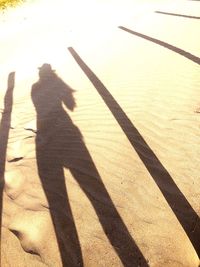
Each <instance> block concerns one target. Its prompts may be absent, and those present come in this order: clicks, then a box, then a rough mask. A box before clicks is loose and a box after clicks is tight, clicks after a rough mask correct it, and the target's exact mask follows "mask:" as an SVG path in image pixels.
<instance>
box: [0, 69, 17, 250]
mask: <svg viewBox="0 0 200 267" xmlns="http://www.w3.org/2000/svg"><path fill="white" fill-rule="evenodd" d="M14 82H15V73H14V72H11V73H10V74H9V76H8V85H7V91H6V94H5V97H4V110H3V113H2V117H1V123H0V240H1V224H2V206H3V203H2V201H3V188H4V172H5V164H6V150H7V145H8V136H9V130H10V124H11V113H12V106H13V89H14ZM0 252H1V250H0Z"/></svg>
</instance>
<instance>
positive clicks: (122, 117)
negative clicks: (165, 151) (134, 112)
mask: <svg viewBox="0 0 200 267" xmlns="http://www.w3.org/2000/svg"><path fill="white" fill-rule="evenodd" d="M68 49H69V51H70V53H71V54H72V56H73V57H74V59H75V60H76V62H77V63H78V64H79V66H80V67H81V69H82V70H83V72H84V73H85V74H86V76H87V77H88V79H89V80H90V81H91V82H92V84H93V85H94V87H95V88H96V90H97V91H98V93H99V94H100V96H101V97H102V99H103V100H104V102H105V104H106V105H107V107H108V108H109V109H110V111H111V113H112V114H113V116H114V117H115V119H116V121H117V122H118V124H119V126H120V127H121V129H122V130H123V132H124V133H125V135H126V136H127V138H128V140H129V141H130V143H131V145H132V147H133V148H134V149H135V151H136V152H137V154H138V156H139V157H140V159H141V160H142V162H143V163H144V165H145V167H146V169H147V170H148V171H149V173H150V175H151V176H152V178H153V179H154V181H155V183H156V184H157V186H158V187H159V189H160V191H161V192H162V194H163V196H164V197H165V199H166V201H167V203H168V204H169V206H170V207H171V209H172V211H173V212H174V214H175V215H176V217H177V219H178V220H179V222H180V224H181V225H182V227H183V228H184V230H185V232H186V234H187V236H188V237H189V239H190V240H191V242H192V244H193V246H194V248H195V250H196V252H197V253H198V255H200V220H199V217H198V215H197V214H196V212H195V211H194V209H193V208H192V207H191V205H190V203H189V202H188V201H187V199H186V198H185V196H184V194H183V193H182V192H181V190H180V189H179V188H178V186H177V185H176V184H175V182H174V181H173V179H172V177H171V176H170V174H169V173H168V171H167V170H166V169H165V167H164V166H163V165H162V163H161V162H160V160H159V159H158V158H157V156H156V155H155V153H154V152H153V150H152V149H151V148H150V147H149V145H148V144H147V143H146V141H145V140H144V138H143V137H142V135H141V134H140V132H139V131H138V130H137V128H136V127H135V126H134V125H133V123H132V122H131V120H130V119H129V118H128V116H127V115H126V114H125V112H124V111H123V109H122V108H121V106H120V105H119V104H118V103H117V101H116V100H115V99H114V97H113V96H112V95H111V94H110V92H109V91H108V89H107V88H106V87H105V86H104V84H103V83H102V82H101V81H100V80H99V78H98V77H97V76H96V75H95V74H94V72H93V71H92V70H91V69H90V68H89V67H88V66H87V65H86V63H85V62H84V61H83V60H82V59H81V58H80V56H79V55H78V54H77V53H76V51H75V50H74V49H73V48H72V47H70V48H68Z"/></svg>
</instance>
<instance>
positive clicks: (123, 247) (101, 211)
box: [70, 143, 148, 267]
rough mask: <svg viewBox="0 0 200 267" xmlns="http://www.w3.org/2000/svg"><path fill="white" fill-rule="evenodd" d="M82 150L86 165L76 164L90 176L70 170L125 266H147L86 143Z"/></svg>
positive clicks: (80, 146)
mask: <svg viewBox="0 0 200 267" xmlns="http://www.w3.org/2000/svg"><path fill="white" fill-rule="evenodd" d="M79 151H80V153H79V157H80V155H81V153H82V158H83V159H84V162H82V163H81V162H79V163H76V164H75V165H76V166H81V165H82V166H84V168H86V170H87V173H89V174H90V175H88V174H85V173H83V172H80V171H78V170H77V169H74V168H70V171H71V173H72V175H73V176H74V178H75V179H76V180H77V182H78V183H79V185H80V187H81V188H82V190H83V191H84V192H85V194H86V195H87V197H88V199H89V200H90V202H91V204H92V205H93V207H94V209H95V211H96V214H97V216H98V218H99V221H100V223H101V225H102V227H103V229H104V232H105V234H106V236H107V238H108V239H109V241H110V243H111V245H112V246H113V248H114V250H115V252H116V253H117V255H118V256H119V258H120V259H121V262H122V263H123V266H127V267H133V266H148V264H147V262H146V260H145V258H144V256H143V255H142V253H141V251H140V249H139V248H138V246H137V245H136V243H135V241H134V240H133V238H132V236H131V235H130V233H129V231H128V229H127V227H126V225H125V224H124V222H123V220H122V218H121V216H120V214H119V213H118V211H117V209H116V208H115V205H114V203H113V202H112V200H111V198H110V196H109V194H108V192H107V190H106V188H105V186H104V184H103V182H102V180H101V178H100V176H99V173H98V171H97V169H96V167H95V165H94V163H93V161H92V159H91V157H90V155H89V152H88V150H87V148H86V147H85V145H84V143H82V144H81V143H79Z"/></svg>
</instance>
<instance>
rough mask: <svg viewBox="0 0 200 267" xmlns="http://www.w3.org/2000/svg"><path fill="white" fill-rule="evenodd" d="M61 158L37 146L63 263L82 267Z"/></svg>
mask: <svg viewBox="0 0 200 267" xmlns="http://www.w3.org/2000/svg"><path fill="white" fill-rule="evenodd" d="M38 147H39V145H38ZM60 162H61V159H60V158H59V157H58V156H56V153H55V154H53V152H52V151H48V150H47V149H45V148H37V165H38V173H39V176H40V179H41V182H42V186H43V190H44V192H45V195H46V197H47V201H48V204H49V211H50V215H51V218H52V222H53V225H54V229H55V234H56V238H57V243H58V247H59V251H60V256H61V260H62V264H63V266H64V267H67V266H69V267H75V266H80V267H81V266H83V261H82V253H81V247H80V243H79V239H78V234H77V231H76V226H75V223H74V219H73V215H72V211H71V207H70V203H69V199H68V195H67V191H66V186H65V178H64V173H63V166H62V165H61V164H60Z"/></svg>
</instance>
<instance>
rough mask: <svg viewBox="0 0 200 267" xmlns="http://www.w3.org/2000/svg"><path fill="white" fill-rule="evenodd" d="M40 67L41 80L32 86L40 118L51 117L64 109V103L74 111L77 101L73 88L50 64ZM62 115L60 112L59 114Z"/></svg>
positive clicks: (33, 97)
mask: <svg viewBox="0 0 200 267" xmlns="http://www.w3.org/2000/svg"><path fill="white" fill-rule="evenodd" d="M38 69H39V73H38V74H39V80H38V81H37V82H36V83H35V84H34V85H33V87H32V100H33V103H34V106H35V109H36V112H37V116H38V118H42V117H43V116H45V117H47V116H48V117H49V118H50V117H51V118H54V116H53V115H56V113H57V115H58V113H59V112H60V113H61V112H62V111H64V109H63V106H62V104H63V103H64V105H65V106H66V107H67V109H69V110H71V111H73V110H74V108H75V106H76V102H75V98H74V96H73V94H74V92H75V90H73V89H71V88H70V86H68V85H67V84H66V83H65V82H64V81H63V80H62V79H61V78H60V77H59V76H58V75H57V74H56V72H55V70H53V69H52V67H51V65H50V64H47V63H45V64H43V65H42V66H41V67H39V68H38ZM59 115H60V114H59Z"/></svg>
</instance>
